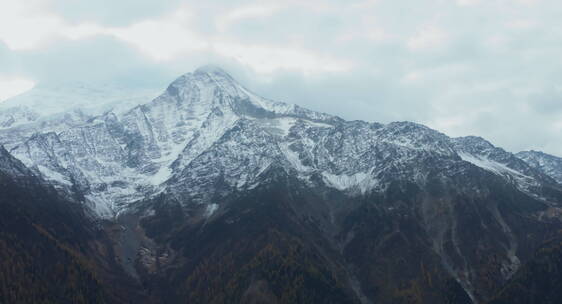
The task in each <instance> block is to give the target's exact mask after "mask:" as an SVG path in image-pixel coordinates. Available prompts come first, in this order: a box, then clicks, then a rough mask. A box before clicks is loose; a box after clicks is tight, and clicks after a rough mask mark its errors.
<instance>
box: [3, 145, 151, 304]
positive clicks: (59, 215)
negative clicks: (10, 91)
mask: <svg viewBox="0 0 562 304" xmlns="http://www.w3.org/2000/svg"><path fill="white" fill-rule="evenodd" d="M0 193H2V195H0V206H1V208H2V212H1V213H0V256H1V258H0V302H1V303H113V302H119V303H126V302H129V301H131V302H134V300H135V299H137V298H138V297H139V290H140V288H138V286H136V285H135V284H134V283H133V282H131V281H129V279H128V278H127V276H126V275H125V274H124V273H123V272H121V271H120V270H119V267H117V265H118V264H116V263H115V262H112V253H111V244H110V243H109V239H107V238H104V236H103V233H102V232H101V231H100V230H99V229H97V228H96V225H95V224H94V222H93V221H92V219H90V218H89V217H87V216H85V214H84V213H83V210H82V207H81V206H80V205H77V204H76V203H72V202H69V201H67V200H65V199H63V198H61V197H60V196H59V195H58V193H57V192H56V191H55V190H54V189H53V188H52V187H50V186H48V185H46V184H45V182H44V181H41V180H40V179H39V178H36V177H35V176H34V175H33V173H32V172H31V171H30V170H29V169H27V168H26V167H25V166H24V165H23V164H22V163H21V162H20V161H18V160H16V159H15V158H13V157H12V156H11V155H10V154H9V153H8V152H7V151H6V150H5V149H4V148H3V147H1V146H0ZM112 283H117V284H119V287H116V286H117V285H115V286H114V285H112ZM125 294H128V295H127V297H129V296H130V298H125V297H124V295H125Z"/></svg>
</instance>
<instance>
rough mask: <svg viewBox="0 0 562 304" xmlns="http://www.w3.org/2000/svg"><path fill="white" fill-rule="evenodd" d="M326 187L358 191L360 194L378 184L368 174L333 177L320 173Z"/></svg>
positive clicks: (359, 173) (360, 173) (333, 175)
mask: <svg viewBox="0 0 562 304" xmlns="http://www.w3.org/2000/svg"><path fill="white" fill-rule="evenodd" d="M322 178H323V180H324V182H325V183H326V185H328V186H330V187H332V188H335V189H337V190H340V191H346V190H358V191H359V192H360V193H361V194H364V193H366V192H367V191H369V190H371V189H373V188H374V187H375V186H376V185H377V184H378V183H377V181H376V180H375V179H374V178H373V177H372V176H371V174H369V173H365V172H358V173H355V174H353V175H346V174H341V175H335V174H331V173H328V172H322Z"/></svg>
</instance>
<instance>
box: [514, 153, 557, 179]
mask: <svg viewBox="0 0 562 304" xmlns="http://www.w3.org/2000/svg"><path fill="white" fill-rule="evenodd" d="M516 156H517V157H519V158H520V159H522V160H524V161H525V162H526V163H528V164H529V165H530V166H531V167H533V168H535V169H537V170H540V171H541V172H542V173H544V174H546V175H548V176H550V177H552V178H553V179H555V180H556V181H557V182H558V183H560V184H562V158H560V157H556V156H554V155H550V154H546V153H544V152H540V151H522V152H519V153H517V154H516Z"/></svg>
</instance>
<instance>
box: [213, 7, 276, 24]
mask: <svg viewBox="0 0 562 304" xmlns="http://www.w3.org/2000/svg"><path fill="white" fill-rule="evenodd" d="M281 8H282V7H281V6H280V5H278V4H272V3H262V2H260V3H258V4H254V5H250V6H243V7H240V8H236V9H234V10H232V11H230V12H228V13H226V14H225V15H223V16H219V17H218V18H217V27H218V29H219V30H220V31H226V30H228V28H229V27H230V26H231V25H232V24H234V23H236V22H240V21H241V20H244V19H251V18H264V17H268V16H271V15H273V14H274V13H275V12H276V11H278V10H280V9H281Z"/></svg>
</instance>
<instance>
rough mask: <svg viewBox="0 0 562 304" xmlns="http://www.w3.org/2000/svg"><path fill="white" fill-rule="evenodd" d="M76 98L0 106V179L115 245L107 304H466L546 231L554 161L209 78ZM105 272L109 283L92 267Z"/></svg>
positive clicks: (556, 215)
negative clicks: (315, 107) (45, 193)
mask: <svg viewBox="0 0 562 304" xmlns="http://www.w3.org/2000/svg"><path fill="white" fill-rule="evenodd" d="M90 92H92V91H91V90H86V91H82V90H77V91H72V92H70V93H69V94H70V95H67V94H66V92H64V91H62V92H61V91H59V92H55V93H53V92H43V91H38V93H34V92H33V91H32V92H30V93H29V95H28V96H30V97H26V98H23V97H19V100H26V102H29V103H30V104H34V103H35V104H38V103H39V102H41V103H42V105H48V104H49V103H54V104H59V103H58V101H59V100H60V98H62V100H68V101H71V103H69V106H68V108H67V107H66V106H65V108H60V107H59V108H57V109H56V110H53V112H50V113H49V112H45V113H42V112H37V111H36V109H34V108H33V107H31V108H29V107H27V108H25V107H23V106H22V105H20V104H18V102H17V100H18V99H14V100H12V101H8V102H7V103H6V104H4V105H3V106H2V108H1V109H0V124H1V129H0V143H1V144H2V145H4V146H5V147H6V149H7V151H3V154H2V159H3V160H2V161H0V165H1V164H5V166H3V167H0V169H2V170H4V171H5V172H6V173H5V174H6V176H8V177H7V178H8V180H10V179H13V178H15V177H17V176H20V175H24V176H33V178H34V179H35V180H36V182H34V183H36V184H40V185H44V187H48V188H49V189H52V190H49V191H53V194H52V195H53V198H52V200H56V201H59V200H60V201H63V203H61V204H62V205H63V206H64V205H65V204H66V205H69V206H70V205H72V206H75V207H73V208H79V210H80V211H79V212H77V213H76V214H74V215H61V216H60V217H61V218H66V217H68V218H69V220H72V221H78V222H83V223H84V226H85V227H87V229H91V230H92V231H95V233H93V234H95V235H96V236H91V237H92V238H93V239H94V240H95V241H96V242H101V241H100V240H104V242H109V241H107V240H112V241H113V243H112V245H110V248H106V249H104V250H105V251H104V252H106V253H107V252H114V253H115V254H103V255H102V254H97V253H95V252H94V253H92V257H91V258H92V259H95V260H96V261H98V262H96V263H98V264H95V263H94V264H95V265H97V266H93V267H94V268H95V269H97V268H98V267H99V269H102V270H100V273H102V276H103V279H100V280H99V282H100V283H99V284H101V285H102V286H109V285H108V284H111V282H112V280H120V281H122V282H127V283H126V286H127V287H126V288H123V290H113V289H111V288H109V287H108V289H107V291H105V292H106V293H105V295H103V297H106V299H110V300H108V301H115V300H114V299H117V298H120V297H121V298H123V297H124V296H123V295H124V294H126V293H127V292H130V293H133V294H144V295H145V300H146V301H147V302H148V303H159V302H171V303H178V302H181V301H184V300H186V299H187V300H188V301H189V302H190V303H191V302H193V303H225V302H228V303H232V302H234V303H238V302H240V303H259V302H260V301H261V302H268V303H295V302H302V303H304V302H314V303H471V302H474V303H481V302H487V301H489V300H492V299H494V298H496V297H499V293H500V291H501V289H502V287H504V286H509V284H510V283H511V282H510V279H511V278H512V277H518V278H519V276H517V275H516V273H517V272H518V270H519V269H523V268H522V265H525V264H526V263H527V262H529V261H532V260H533V257H534V254H535V250H537V249H539V248H541V246H544V244H545V243H547V242H552V240H553V239H557V238H559V237H560V231H562V230H561V229H562V222H561V220H562V184H561V183H560V176H561V175H562V166H561V165H560V164H561V162H560V159H559V158H556V157H554V156H550V155H547V154H544V153H539V152H521V153H518V154H512V153H510V152H507V151H505V150H503V149H502V148H499V147H495V146H494V145H493V144H491V143H490V142H488V141H486V140H485V139H483V138H481V137H474V136H469V137H460V138H451V137H448V136H447V135H445V134H443V133H440V132H438V131H436V130H433V129H430V128H428V127H426V126H423V125H420V124H416V123H412V122H393V123H388V124H380V123H369V122H363V121H346V120H344V119H342V118H339V117H337V116H335V115H330V114H325V113H319V112H315V111H311V110H308V109H305V108H302V107H300V106H297V105H291V104H286V103H282V102H277V101H272V100H269V99H266V98H263V97H260V96H258V95H256V94H255V93H253V92H251V91H250V90H249V89H247V88H245V87H243V86H242V85H240V84H239V83H238V82H236V80H234V79H233V78H232V77H231V76H230V75H229V74H228V73H226V72H225V71H224V70H222V69H220V68H217V67H213V66H206V67H202V68H199V69H197V70H196V71H194V72H193V73H187V74H185V75H182V76H180V77H179V78H177V79H176V80H175V81H173V82H172V83H171V84H170V85H169V86H168V87H167V88H166V90H165V91H164V92H163V93H162V94H161V95H160V96H158V97H156V98H155V99H154V100H152V101H146V102H145V101H144V100H143V99H144V98H145V97H144V96H146V95H145V92H138V93H137V94H135V95H130V94H129V93H126V92H119V95H110V96H111V98H107V100H106V96H107V95H103V94H101V95H98V96H96V95H95V94H91V93H90ZM94 92H95V91H94ZM82 93H83V94H84V96H81V94H82ZM35 96H39V97H41V96H52V98H50V99H41V100H40V98H39V97H35ZM59 96H60V97H59ZM133 97H134V98H133ZM92 102H95V103H96V105H95V107H92ZM22 103H23V101H22ZM12 105H13V107H11V106H12ZM61 109H62V110H61ZM8 152H9V154H8ZM14 157H15V158H17V159H18V160H15V159H14ZM51 187H53V188H51ZM33 191H35V190H33ZM16 192H17V191H16ZM22 199H23V200H26V201H29V207H26V208H30V209H33V208H35V207H34V204H36V203H35V202H34V200H35V199H36V198H22ZM12 202H13V201H10V199H8V203H12ZM8 203H5V204H8ZM76 206H80V207H76ZM63 209H64V208H63ZM57 216H58V215H57ZM86 219H88V220H86ZM42 220H43V219H42V217H41V216H34V217H32V220H31V224H34V223H41V222H42ZM63 221H64V220H63ZM119 225H122V226H123V227H125V228H124V229H116V227H119ZM53 229H54V228H53ZM55 230H56V229H55ZM88 231H90V230H88ZM87 233H90V232H87ZM87 233H86V232H84V234H87ZM96 233H97V234H96ZM53 234H54V235H55V239H56V238H57V237H58V233H57V232H56V231H55V232H53ZM80 234H81V232H80V233H77V235H75V236H70V237H69V238H70V239H71V240H73V239H80ZM89 244H91V243H89ZM104 244H107V243H104ZM7 246H8V245H7ZM100 246H101V245H100ZM104 246H107V245H104ZM80 248H84V247H83V246H82V247H80ZM13 250H16V249H13ZM16 251H17V250H16ZM112 263H113V264H119V265H120V266H121V268H122V269H121V268H119V267H118V268H119V269H120V271H122V272H123V273H112V274H107V272H106V271H105V270H103V269H104V268H103V266H100V265H107V264H112ZM69 271H70V270H69ZM125 273H126V274H125ZM141 286H142V287H141ZM56 296H57V297H59V296H60V295H58V294H57V295H56ZM501 296H502V297H504V298H508V299H509V292H508V291H502V293H501ZM96 297H98V298H96V299H101V298H100V297H102V295H98V296H96ZM6 299H8V298H6ZM30 299H31V298H30ZM56 299H58V298H56ZM89 302H95V301H94V300H92V301H89ZM537 303H538V302H537Z"/></svg>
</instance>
